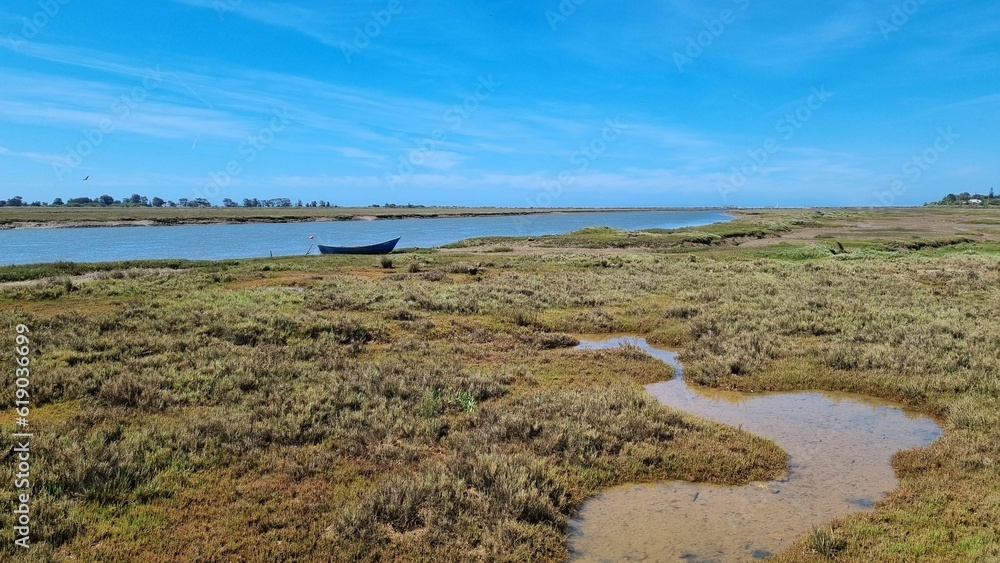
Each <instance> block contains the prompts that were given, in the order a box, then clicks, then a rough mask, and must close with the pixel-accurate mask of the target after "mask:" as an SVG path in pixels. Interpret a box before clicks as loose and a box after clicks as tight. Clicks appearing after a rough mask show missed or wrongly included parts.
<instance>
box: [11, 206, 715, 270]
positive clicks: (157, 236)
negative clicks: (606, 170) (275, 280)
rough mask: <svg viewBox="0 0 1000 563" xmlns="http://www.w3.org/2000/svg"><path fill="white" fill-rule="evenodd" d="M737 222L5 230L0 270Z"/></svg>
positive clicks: (705, 214)
mask: <svg viewBox="0 0 1000 563" xmlns="http://www.w3.org/2000/svg"><path fill="white" fill-rule="evenodd" d="M730 219H731V217H730V216H728V215H726V213H725V212H723V211H611V212H595V213H551V214H548V213H547V214H543V215H524V216H516V217H510V216H507V217H454V218H439V219H399V220H380V221H337V222H315V223H313V222H310V223H256V224H243V225H179V226H170V227H106V228H79V229H13V230H3V231H0V265H8V264H31V263H39V262H57V261H60V260H65V261H71V262H105V261H114V260H134V259H153V258H188V259H193V260H221V259H226V258H253V257H262V256H269V255H271V254H272V253H273V255H274V256H291V255H296V254H305V253H306V250H308V249H309V246H310V244H311V243H312V242H318V243H320V244H330V245H335V246H355V245H364V244H372V243H376V242H381V241H383V240H387V239H393V238H396V237H402V240H400V241H399V246H398V248H409V247H415V246H416V247H422V248H427V247H433V246H440V245H443V244H448V243H452V242H457V241H460V240H463V239H467V238H472V237H484V236H526V235H549V234H563V233H568V232H572V231H575V230H577V229H581V228H583V227H591V226H597V225H603V226H608V227H616V228H620V229H630V230H636V229H650V228H677V227H689V226H694V225H707V224H709V223H717V222H721V221H728V220H730ZM310 235H315V236H316V239H315V241H310V240H309V236H310ZM313 252H316V251H315V250H313Z"/></svg>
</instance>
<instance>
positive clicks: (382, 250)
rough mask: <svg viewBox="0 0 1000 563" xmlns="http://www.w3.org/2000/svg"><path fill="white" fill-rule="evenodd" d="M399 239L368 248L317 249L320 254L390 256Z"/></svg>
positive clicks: (324, 247) (371, 245)
mask: <svg viewBox="0 0 1000 563" xmlns="http://www.w3.org/2000/svg"><path fill="white" fill-rule="evenodd" d="M399 238H403V237H399ZM399 238H394V239H392V240H387V241H385V242H380V243H378V244H369V245H368V246H327V245H325V244H317V245H316V247H317V248H319V252H320V254H389V253H390V252H392V249H393V248H396V243H397V242H399Z"/></svg>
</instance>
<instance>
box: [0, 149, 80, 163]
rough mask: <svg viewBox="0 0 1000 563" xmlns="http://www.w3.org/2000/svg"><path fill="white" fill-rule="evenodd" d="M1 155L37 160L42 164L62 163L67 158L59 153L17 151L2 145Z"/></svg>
mask: <svg viewBox="0 0 1000 563" xmlns="http://www.w3.org/2000/svg"><path fill="white" fill-rule="evenodd" d="M0 156H7V157H11V158H25V159H28V160H33V161H35V162H40V163H42V164H61V163H62V161H63V159H64V158H65V157H64V156H63V155H58V154H45V153H37V152H31V151H15V150H11V149H9V148H7V147H4V146H0Z"/></svg>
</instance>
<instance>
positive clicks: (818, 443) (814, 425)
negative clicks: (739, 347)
mask: <svg viewBox="0 0 1000 563" xmlns="http://www.w3.org/2000/svg"><path fill="white" fill-rule="evenodd" d="M625 342H628V343H632V344H635V345H638V346H640V347H641V348H643V349H644V350H645V351H647V352H648V353H650V354H652V355H653V356H655V357H657V358H659V359H661V360H663V361H665V362H667V363H669V364H671V365H673V366H674V368H675V369H676V371H677V375H676V376H675V377H674V379H672V380H670V381H667V382H663V383H655V384H652V385H647V386H646V390H647V391H648V392H649V393H650V394H651V395H653V396H654V397H656V399H657V400H659V401H660V402H661V403H663V404H664V405H667V406H670V407H674V408H677V409H680V410H683V411H686V412H689V413H692V414H696V415H699V416H702V417H705V418H709V419H712V420H715V421H718V422H722V423H724V424H728V425H731V426H735V427H740V428H743V429H744V430H747V431H749V432H752V433H754V434H757V435H758V436H764V437H767V438H770V439H772V440H774V441H775V442H777V443H778V445H779V446H781V447H782V448H783V449H784V450H785V451H786V452H788V455H789V462H788V464H789V472H788V474H787V475H786V476H785V477H784V478H782V479H780V480H777V481H771V482H767V483H752V484H750V485H746V486H736V487H727V486H717V485H708V484H699V483H688V482H683V481H671V482H665V483H657V484H644V485H626V486H622V487H617V488H615V489H612V490H609V491H606V492H604V493H602V494H600V495H598V496H597V497H595V498H593V499H591V500H590V501H588V502H587V503H586V504H584V506H583V508H582V510H581V513H580V515H579V516H578V518H576V519H575V520H573V521H572V522H571V523H570V526H571V536H570V542H569V548H570V553H571V554H572V557H573V558H574V560H578V561H688V562H695V561H697V562H702V561H705V562H707V561H713V562H714V561H719V562H722V561H746V560H751V559H758V558H763V557H767V556H768V555H771V554H772V553H775V552H777V551H779V550H781V549H783V548H786V547H788V546H789V545H791V544H792V543H793V542H794V541H795V540H796V539H797V538H799V537H801V536H802V535H803V534H806V533H808V532H810V531H811V530H812V528H813V527H815V526H822V525H824V524H827V523H828V522H830V521H831V520H833V519H835V518H837V517H839V516H843V515H845V514H849V513H851V512H857V511H861V510H866V509H868V508H871V507H872V506H873V505H874V504H875V502H877V501H878V500H880V499H882V498H884V497H885V495H886V493H888V492H889V491H891V490H892V489H894V488H895V487H896V486H897V484H898V482H897V480H896V476H895V474H894V472H893V470H892V467H891V465H890V460H891V458H892V455H893V454H894V453H895V452H897V451H899V450H906V449H911V448H915V447H919V446H925V445H927V444H930V443H931V442H933V441H934V440H935V439H937V438H938V437H939V436H940V435H941V429H940V427H939V426H938V425H937V424H935V423H934V421H932V420H931V419H929V418H927V417H925V416H922V415H919V414H916V413H913V412H911V411H907V410H904V409H902V408H900V407H896V406H892V405H890V404H888V403H886V402H883V401H879V400H875V399H870V398H866V397H861V396H856V395H847V394H840V393H827V392H823V393H818V392H796V393H761V394H747V393H733V392H725V391H718V390H711V389H702V388H697V389H696V388H691V387H688V386H687V385H685V383H684V379H683V369H682V367H681V366H680V364H679V363H678V362H677V360H676V358H675V356H674V354H673V353H671V352H666V351H663V350H657V349H655V348H652V347H650V346H649V345H648V344H646V342H645V341H644V340H642V339H637V338H614V339H610V340H606V341H602V342H583V343H582V344H581V345H580V348H607V347H615V346H619V345H620V344H622V343H625Z"/></svg>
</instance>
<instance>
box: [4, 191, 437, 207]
mask: <svg viewBox="0 0 1000 563" xmlns="http://www.w3.org/2000/svg"><path fill="white" fill-rule="evenodd" d="M0 207H337V206H336V205H334V204H332V203H330V202H329V201H324V200H319V201H315V200H313V201H310V202H307V203H303V202H302V200H301V199H300V200H297V201H296V202H295V203H294V204H293V203H292V200H291V199H289V198H287V197H276V198H271V199H258V198H243V203H242V205H241V204H240V203H237V202H236V201H234V200H232V199H230V198H228V197H227V198H224V199H223V200H222V205H213V204H212V202H211V201H209V200H207V199H205V198H203V197H199V198H195V199H187V198H183V197H182V198H179V199H178V200H177V201H173V200H165V199H163V198H159V197H152V198H147V197H146V196H144V195H139V194H132V195H131V196H128V197H123V198H121V199H115V198H114V197H112V196H110V195H107V194H105V195H102V196H99V197H95V198H89V197H74V198H70V199H67V200H66V201H63V199H62V198H61V197H57V198H55V199H54V200H52V203H45V202H41V201H33V202H31V203H28V202H27V201H25V200H24V198H23V197H21V196H15V197H12V198H10V199H7V200H4V199H0ZM371 207H382V206H380V205H378V204H377V203H376V204H373V205H372V206H371ZM384 207H388V208H392V209H395V208H409V209H413V208H418V207H424V206H423V205H413V204H409V203H408V204H406V205H398V204H395V203H386V204H385V206H384Z"/></svg>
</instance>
